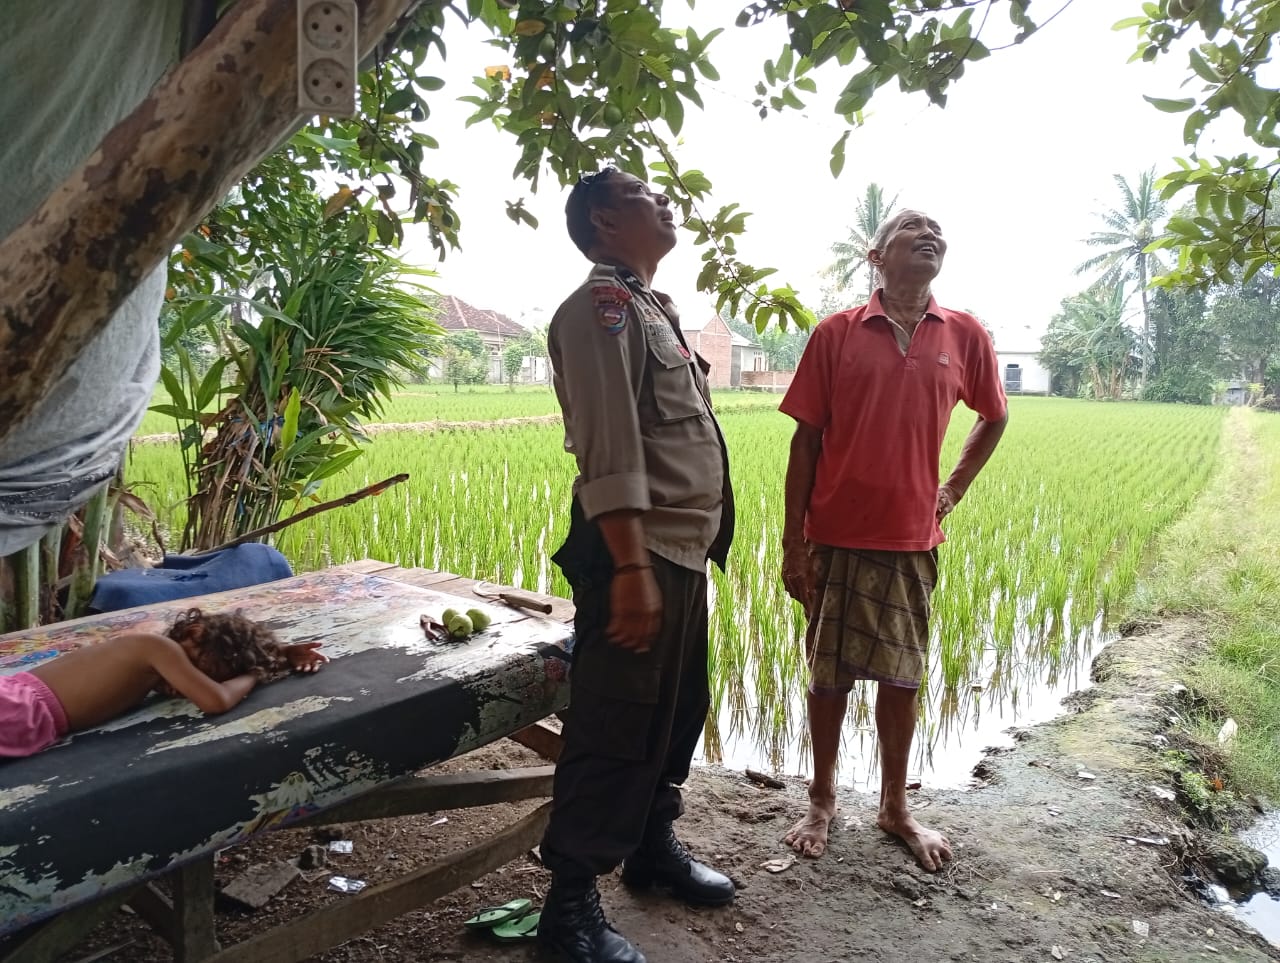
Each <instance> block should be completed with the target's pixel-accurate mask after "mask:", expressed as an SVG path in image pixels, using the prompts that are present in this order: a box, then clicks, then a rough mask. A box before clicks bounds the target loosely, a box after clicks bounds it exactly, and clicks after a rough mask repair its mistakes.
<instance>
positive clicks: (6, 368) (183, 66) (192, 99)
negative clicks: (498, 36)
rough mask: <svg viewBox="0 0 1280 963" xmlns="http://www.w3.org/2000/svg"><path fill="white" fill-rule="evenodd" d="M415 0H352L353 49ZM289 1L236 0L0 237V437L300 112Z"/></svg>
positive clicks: (378, 36) (374, 37)
mask: <svg viewBox="0 0 1280 963" xmlns="http://www.w3.org/2000/svg"><path fill="white" fill-rule="evenodd" d="M420 2H423V0H358V3H359V9H360V30H359V37H360V51H359V53H360V55H361V56H362V57H363V56H365V55H366V54H368V52H369V51H371V50H372V49H374V48H375V47H376V46H377V45H378V44H379V43H381V42H382V40H383V38H384V37H385V36H386V35H387V33H388V32H389V31H391V30H392V29H393V28H394V27H395V26H396V24H397V23H398V22H399V21H400V20H401V19H402V18H403V17H404V16H406V15H407V14H409V13H410V12H412V10H413V9H414V8H415V7H417V6H418V5H419V3H420ZM425 2H428V3H443V2H445V0H425ZM296 10H297V3H296V2H295V0H240V2H239V3H236V4H235V5H234V6H232V7H231V9H230V10H229V11H228V12H227V14H226V16H224V17H223V18H222V20H220V21H219V22H218V25H217V26H216V27H215V28H214V30H213V32H212V33H210V34H209V36H208V37H207V38H206V39H205V40H204V42H203V43H201V44H200V46H199V47H197V48H196V50H195V51H194V52H193V53H192V54H191V56H189V57H188V58H186V59H185V60H183V61H182V62H181V63H179V64H178V65H177V66H176V67H175V68H174V69H172V70H171V71H170V72H169V73H168V74H166V75H165V77H164V78H163V79H162V80H161V81H160V82H159V83H157V84H156V86H155V88H154V89H153V90H152V91H151V93H150V94H149V95H148V96H147V98H146V99H145V100H143V101H142V103H141V104H139V105H138V107H137V108H136V109H135V110H134V111H133V113H132V114H130V115H129V116H128V117H126V118H125V119H124V120H122V121H121V122H120V123H119V124H117V125H116V127H115V128H114V129H113V130H112V131H111V133H109V134H108V135H107V136H106V138H104V139H103V141H102V143H101V144H100V145H99V147H98V149H97V150H96V151H94V152H93V154H91V155H90V156H89V157H88V159H87V160H86V161H85V162H84V163H83V164H82V165H81V166H80V167H79V169H77V170H76V171H75V172H73V173H72V174H71V175H70V176H68V178H67V179H66V181H64V182H63V184H62V185H61V186H60V187H59V188H58V189H57V190H55V191H54V192H53V193H52V194H51V195H50V196H49V197H47V198H46V199H45V201H44V203H43V204H41V205H40V207H39V208H38V209H37V210H36V211H35V213H33V214H32V215H31V217H30V218H28V219H27V220H26V221H25V222H24V223H23V224H22V225H20V226H19V227H18V228H17V229H16V230H14V232H13V233H12V234H10V235H9V236H8V237H6V238H4V239H3V241H0V442H2V441H3V440H4V439H5V438H6V437H7V436H8V435H9V433H10V432H11V431H12V430H13V429H14V427H15V426H16V425H17V424H18V423H19V422H20V421H21V420H22V418H23V416H24V415H25V414H26V413H27V412H29V411H30V410H31V409H32V408H34V407H35V405H36V404H38V403H39V402H40V401H41V400H42V399H43V398H44V397H45V395H46V394H47V393H48V391H49V389H50V388H51V387H52V385H53V384H54V383H56V381H57V380H58V378H59V377H60V376H61V375H62V374H63V373H65V371H66V370H67V368H68V367H70V365H71V363H72V362H73V361H74V360H75V358H76V356H77V355H78V354H79V352H80V350H81V349H82V348H83V347H84V346H85V344H87V343H88V342H89V341H90V340H91V339H92V338H93V336H94V335H95V334H96V333H97V332H98V331H99V330H100V329H101V327H102V325H103V324H104V323H105V322H106V320H107V319H108V318H109V317H110V316H111V315H112V314H113V313H114V312H115V310H116V309H117V308H118V307H120V305H121V304H122V303H123V302H124V301H125V299H126V298H127V297H128V296H129V294H130V293H131V292H132V291H133V289H134V288H135V287H136V286H137V284H138V282H139V281H140V280H141V279H142V278H143V277H144V276H145V275H146V274H147V273H149V272H150V271H151V270H152V269H154V268H155V267H157V266H158V265H160V264H162V263H163V262H164V259H165V257H166V256H167V255H168V254H169V252H170V251H171V250H172V248H173V246H174V245H175V244H176V243H177V242H178V241H179V240H180V239H181V237H182V235H183V234H185V233H186V232H187V231H189V230H191V229H192V228H193V227H195V225H196V224H197V223H198V222H199V219H200V218H201V217H202V216H204V214H205V213H206V212H207V211H209V209H210V208H212V207H213V206H214V205H215V204H216V203H217V202H218V201H219V200H221V198H222V197H224V196H225V195H226V193H227V192H228V191H229V190H230V189H231V188H232V187H233V186H234V185H235V184H236V182H238V181H239V180H240V178H241V177H243V176H244V175H245V174H246V173H247V172H248V171H249V170H250V168H252V167H253V166H254V165H255V164H257V163H258V161H260V160H261V159H262V158H263V157H264V156H266V155H267V154H268V153H270V152H271V151H272V150H273V149H274V148H275V147H276V146H277V145H278V144H279V143H280V142H281V141H282V140H283V139H284V138H285V137H286V136H288V135H289V133H290V132H291V131H293V130H294V129H295V128H296V127H297V125H298V124H299V122H300V121H301V120H302V115H301V114H300V113H299V112H298V107H297V103H296V99H297V92H296V91H297V77H296V74H297V52H296V44H297V35H296Z"/></svg>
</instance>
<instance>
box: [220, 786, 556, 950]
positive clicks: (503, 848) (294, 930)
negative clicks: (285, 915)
mask: <svg viewBox="0 0 1280 963" xmlns="http://www.w3.org/2000/svg"><path fill="white" fill-rule="evenodd" d="M550 816H551V804H550V803H545V804H543V805H542V806H539V807H538V808H537V809H535V810H534V811H533V812H531V813H529V815H527V816H525V817H524V818H523V819H521V820H519V821H518V822H516V823H515V824H513V825H511V826H509V827H507V828H506V829H504V830H502V831H501V832H499V833H497V834H496V835H494V836H492V837H491V838H490V839H488V840H486V841H485V842H484V843H482V844H480V845H479V846H473V847H471V848H469V849H466V850H463V851H462V852H460V853H451V854H450V855H448V856H444V857H442V858H440V859H437V860H433V861H432V862H430V863H428V864H427V865H426V866H424V867H422V868H421V869H419V870H417V871H416V872H413V873H410V874H408V875H406V876H402V877H400V878H399V879H394V880H391V881H390V882H386V883H383V884H381V885H379V886H374V887H371V888H369V889H367V890H365V891H364V892H363V893H360V894H359V895H357V896H353V897H351V898H350V899H344V900H340V901H338V902H335V903H331V904H330V905H328V906H326V907H324V908H322V909H319V910H316V911H315V912H313V913H309V914H307V915H306V916H303V917H301V918H299V919H296V920H294V921H293V922H292V923H286V924H285V925H283V926H277V927H276V928H275V929H273V930H271V931H269V932H267V933H263V934H261V935H260V936H255V937H253V938H252V939H249V940H246V941H245V942H243V943H238V944H237V945H235V946H232V947H229V948H227V949H225V950H223V951H222V952H221V953H219V954H217V955H216V956H214V957H211V958H210V959H209V960H207V961H205V963H297V961H298V960H305V959H306V958H307V957H309V956H314V955H315V954H317V953H321V952H323V951H324V950H327V949H329V948H330V947H333V946H336V945H338V944H339V943H341V942H343V941H345V940H349V939H351V938H352V937H353V936H356V935H358V934H360V933H363V932H365V931H366V930H371V929H373V928H374V927H375V926H380V925H382V924H383V923H385V922H387V921H388V920H392V919H395V918H396V917H397V916H401V915H403V914H405V913H408V912H409V911H411V910H415V909H418V908H419V907H421V906H423V905H425V904H427V903H430V902H431V901H433V900H437V899H439V898H440V897H441V896H444V895H445V894H446V893H451V892H453V891H454V890H455V889H458V888H459V887H460V886H465V885H467V884H468V883H471V882H474V881H475V880H477V879H479V878H480V877H482V876H485V875H487V874H489V873H491V872H493V871H494V870H495V869H497V868H498V867H500V866H502V865H504V864H506V863H509V862H510V861H511V860H513V859H516V858H517V857H519V856H521V855H522V854H524V853H525V852H527V851H528V850H530V849H531V848H533V847H534V846H535V845H537V843H538V840H539V839H541V838H542V832H543V830H544V829H545V828H546V825H547V820H548V819H549V818H550Z"/></svg>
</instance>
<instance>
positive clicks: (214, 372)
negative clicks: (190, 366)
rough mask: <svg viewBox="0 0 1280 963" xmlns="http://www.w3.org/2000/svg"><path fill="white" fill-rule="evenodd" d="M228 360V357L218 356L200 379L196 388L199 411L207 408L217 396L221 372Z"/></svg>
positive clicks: (220, 384) (220, 386)
mask: <svg viewBox="0 0 1280 963" xmlns="http://www.w3.org/2000/svg"><path fill="white" fill-rule="evenodd" d="M230 361H231V359H230V358H219V359H218V360H217V361H215V362H214V363H213V364H211V365H210V366H209V370H208V371H206V372H205V373H204V378H203V379H201V381H200V387H199V388H198V389H196V408H198V409H199V410H200V411H204V410H205V409H206V408H208V407H209V403H210V402H212V401H213V399H214V398H216V397H217V396H218V391H219V390H220V389H221V388H222V373H223V371H225V370H226V367H227V365H228V364H229V363H230Z"/></svg>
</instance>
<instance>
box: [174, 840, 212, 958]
mask: <svg viewBox="0 0 1280 963" xmlns="http://www.w3.org/2000/svg"><path fill="white" fill-rule="evenodd" d="M213 860H214V857H213V855H212V854H210V855H207V856H201V857H200V858H199V859H197V860H195V861H194V862H191V863H188V864H187V865H186V866H183V867H181V868H180V869H177V870H174V872H173V874H172V876H171V879H172V880H173V915H174V928H173V929H174V932H173V937H174V939H173V958H174V960H175V961H176V963H199V961H201V960H206V959H208V958H209V957H211V956H213V955H214V954H215V953H217V952H218V949H219V946H218V940H217V937H216V935H215V933H214V922H213Z"/></svg>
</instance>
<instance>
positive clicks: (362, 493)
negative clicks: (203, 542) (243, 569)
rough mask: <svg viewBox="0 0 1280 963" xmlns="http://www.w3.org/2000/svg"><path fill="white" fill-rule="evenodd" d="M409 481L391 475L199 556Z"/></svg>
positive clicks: (256, 529)
mask: <svg viewBox="0 0 1280 963" xmlns="http://www.w3.org/2000/svg"><path fill="white" fill-rule="evenodd" d="M408 480H409V473H408V472H401V473H400V474H399V475H392V476H391V477H390V478H385V479H383V480H382V481H380V482H378V483H377V484H376V485H370V486H369V487H368V488H361V489H360V490H359V491H355V492H352V493H351V494H350V495H343V496H342V497H341V498H335V499H333V500H332V501H327V502H321V503H320V504H319V505H312V506H311V507H310V508H308V509H307V510H306V511H305V512H298V513H297V514H296V515H290V516H289V517H288V518H282V519H280V521H278V522H272V523H271V524H270V525H263V526H262V527H261V528H255V529H254V530H253V531H251V532H245V533H244V534H243V535H240V536H237V537H236V538H233V539H231V541H229V542H223V543H222V544H221V545H217V546H215V547H214V548H210V549H203V550H202V551H201V552H200V553H199V554H201V555H204V554H206V553H208V552H220V551H222V550H223V549H224V548H234V547H235V546H237V545H240V544H243V543H244V542H252V541H253V540H254V539H255V538H261V537H262V536H263V535H270V534H271V533H272V532H278V531H280V530H281V529H284V528H288V527H289V526H290V525H296V524H297V523H298V522H300V521H303V520H304V519H308V518H311V517H313V516H315V515H319V514H320V513H321V512H327V511H329V509H331V508H342V507H344V506H346V505H354V504H355V503H356V502H358V501H360V500H361V499H364V498H368V497H369V496H370V495H381V494H382V493H383V492H384V491H386V490H387V489H388V488H390V487H391V486H392V485H399V484H400V483H401V482H402V481H408Z"/></svg>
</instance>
